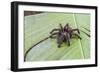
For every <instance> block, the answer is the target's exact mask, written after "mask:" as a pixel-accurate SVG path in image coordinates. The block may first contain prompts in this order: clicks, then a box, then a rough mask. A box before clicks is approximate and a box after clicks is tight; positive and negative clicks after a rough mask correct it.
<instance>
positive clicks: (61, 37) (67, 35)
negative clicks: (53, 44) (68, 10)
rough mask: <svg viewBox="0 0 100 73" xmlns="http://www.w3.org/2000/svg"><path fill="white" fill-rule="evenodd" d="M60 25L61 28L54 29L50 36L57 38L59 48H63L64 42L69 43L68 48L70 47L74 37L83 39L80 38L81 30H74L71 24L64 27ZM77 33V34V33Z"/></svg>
mask: <svg viewBox="0 0 100 73" xmlns="http://www.w3.org/2000/svg"><path fill="white" fill-rule="evenodd" d="M59 25H60V28H57V29H53V30H52V31H51V32H50V34H51V36H50V38H57V44H58V47H61V44H62V43H63V42H67V43H68V46H70V39H71V38H72V37H73V36H77V37H78V38H80V39H81V37H80V36H79V34H80V32H79V29H72V28H71V27H70V26H69V24H68V23H67V24H66V25H65V26H64V27H63V26H62V25H61V24H59ZM75 31H77V33H76V32H75Z"/></svg>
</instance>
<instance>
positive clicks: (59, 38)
mask: <svg viewBox="0 0 100 73" xmlns="http://www.w3.org/2000/svg"><path fill="white" fill-rule="evenodd" d="M63 40H64V36H63V35H58V36H57V44H58V48H60V47H61V44H62V43H63Z"/></svg>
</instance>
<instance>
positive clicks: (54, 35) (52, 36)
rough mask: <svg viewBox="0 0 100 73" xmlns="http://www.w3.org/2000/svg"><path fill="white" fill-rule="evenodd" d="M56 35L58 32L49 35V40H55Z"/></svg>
mask: <svg viewBox="0 0 100 73" xmlns="http://www.w3.org/2000/svg"><path fill="white" fill-rule="evenodd" d="M57 34H58V32H55V33H52V34H51V35H50V38H56V37H57V36H56V35H57Z"/></svg>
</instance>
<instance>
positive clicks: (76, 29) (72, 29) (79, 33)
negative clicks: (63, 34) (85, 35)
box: [72, 29, 80, 34]
mask: <svg viewBox="0 0 100 73" xmlns="http://www.w3.org/2000/svg"><path fill="white" fill-rule="evenodd" d="M73 31H77V32H78V34H80V31H79V29H72V32H73Z"/></svg>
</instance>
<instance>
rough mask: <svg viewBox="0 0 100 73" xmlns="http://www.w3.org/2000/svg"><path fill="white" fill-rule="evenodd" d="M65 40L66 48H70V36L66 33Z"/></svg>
mask: <svg viewBox="0 0 100 73" xmlns="http://www.w3.org/2000/svg"><path fill="white" fill-rule="evenodd" d="M65 39H66V41H67V42H68V46H70V34H69V33H66V35H65Z"/></svg>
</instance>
